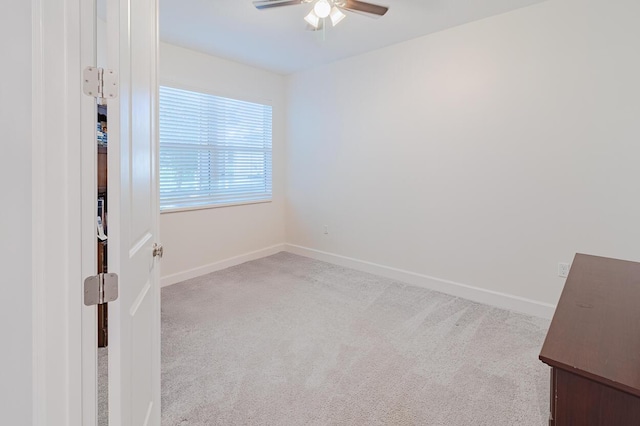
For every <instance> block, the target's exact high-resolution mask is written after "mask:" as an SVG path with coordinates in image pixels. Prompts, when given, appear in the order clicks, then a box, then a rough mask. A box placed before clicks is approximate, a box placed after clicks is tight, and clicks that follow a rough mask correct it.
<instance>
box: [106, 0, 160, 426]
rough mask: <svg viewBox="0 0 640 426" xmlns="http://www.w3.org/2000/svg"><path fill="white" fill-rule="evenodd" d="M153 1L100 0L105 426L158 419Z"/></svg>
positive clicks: (134, 424) (151, 422)
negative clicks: (110, 291) (104, 91)
mask: <svg viewBox="0 0 640 426" xmlns="http://www.w3.org/2000/svg"><path fill="white" fill-rule="evenodd" d="M157 28H158V25H157V0H135V1H129V0H108V3H107V63H108V67H109V68H111V69H115V70H117V71H118V74H119V83H120V90H119V96H118V98H117V99H115V100H110V101H109V105H108V108H109V111H108V112H109V115H108V117H109V150H108V157H109V159H108V166H109V182H108V188H109V192H108V197H109V200H108V204H109V239H110V244H109V270H110V272H115V273H117V274H118V276H119V298H118V300H117V301H116V302H114V303H110V304H109V426H130V425H131V426H142V425H159V424H160V287H159V279H158V272H159V271H158V269H159V265H158V263H159V258H156V257H154V255H153V247H154V244H155V243H159V239H158V217H159V209H158V186H157V163H158V161H157V154H158V153H157V147H158V144H157V136H158V135H157V127H158V126H157V49H158V41H157V40H158V36H157Z"/></svg>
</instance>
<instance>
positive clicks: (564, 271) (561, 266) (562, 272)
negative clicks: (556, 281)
mask: <svg viewBox="0 0 640 426" xmlns="http://www.w3.org/2000/svg"><path fill="white" fill-rule="evenodd" d="M569 269H571V265H569V264H568V263H558V276H559V277H562V278H567V277H568V276H569Z"/></svg>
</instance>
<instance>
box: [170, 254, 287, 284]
mask: <svg viewBox="0 0 640 426" xmlns="http://www.w3.org/2000/svg"><path fill="white" fill-rule="evenodd" d="M284 247H285V245H284V244H276V245H274V246H271V247H266V248H263V249H260V250H256V251H252V252H249V253H245V254H241V255H240V256H234V257H230V258H228V259H224V260H220V261H218V262H214V263H210V264H208V265H204V266H200V267H198V268H193V269H189V270H187V271H183V272H178V273H176V274H171V275H167V276H165V277H162V278H161V279H160V287H166V286H169V285H172V284H176V283H179V282H182V281H185V280H189V279H191V278H196V277H199V276H202V275H206V274H210V273H211V272H215V271H220V270H221V269H226V268H230V267H231V266H236V265H240V264H241V263H245V262H249V261H251V260H256V259H260V258H263V257H267V256H271V255H272V254H276V253H279V252H281V251H283V250H284V249H285V248H284Z"/></svg>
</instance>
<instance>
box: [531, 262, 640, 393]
mask: <svg viewBox="0 0 640 426" xmlns="http://www.w3.org/2000/svg"><path fill="white" fill-rule="evenodd" d="M540 359H541V360H542V361H543V362H545V363H546V364H549V365H551V366H553V367H557V368H561V369H563V370H567V371H570V372H572V373H575V374H578V375H581V376H584V377H586V378H589V379H591V380H595V381H598V382H600V383H603V384H606V385H608V386H611V387H614V388H616V389H619V390H622V391H625V392H628V393H631V394H634V395H636V396H639V397H640V263H636V262H628V261H623V260H616V259H609V258H604V257H597V256H589V255H584V254H577V255H576V257H575V259H574V261H573V264H572V266H571V271H570V273H569V277H568V278H567V281H566V284H565V286H564V290H563V291H562V296H561V297H560V301H559V302H558V307H557V308H556V311H555V314H554V316H553V320H552V321H551V325H550V327H549V332H548V333H547V337H546V339H545V342H544V345H543V346H542V351H541V352H540Z"/></svg>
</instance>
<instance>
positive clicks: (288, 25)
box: [160, 0, 543, 74]
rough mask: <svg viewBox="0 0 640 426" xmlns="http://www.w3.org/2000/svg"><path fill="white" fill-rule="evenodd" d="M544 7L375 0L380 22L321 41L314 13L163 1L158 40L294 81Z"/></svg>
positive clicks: (231, 2) (351, 23) (359, 22)
mask: <svg viewBox="0 0 640 426" xmlns="http://www.w3.org/2000/svg"><path fill="white" fill-rule="evenodd" d="M541 1H543V0H373V1H372V3H376V4H380V5H383V6H388V7H389V12H387V14H386V15H385V16H383V17H381V18H379V19H372V18H369V17H366V16H363V15H360V14H355V13H350V12H347V17H346V18H345V19H344V20H343V21H342V22H341V23H340V24H339V25H338V26H337V27H331V25H330V24H329V25H328V28H327V29H326V30H325V33H324V40H323V39H322V33H321V32H313V31H307V30H306V23H305V22H304V21H303V18H304V16H305V15H306V14H307V13H308V12H309V11H310V10H311V8H312V5H310V4H300V5H294V6H283V7H278V8H273V9H267V10H258V9H256V8H255V7H254V6H253V3H252V0H160V38H161V40H162V41H165V42H168V43H171V44H175V45H178V46H182V47H186V48H190V49H194V50H198V51H201V52H204V53H209V54H211V55H214V56H219V57H222V58H227V59H231V60H234V61H238V62H242V63H245V64H249V65H253V66H257V67H260V68H265V69H268V70H271V71H275V72H278V73H282V74H290V73H293V72H296V71H300V70H303V69H306V68H310V67H313V66H316V65H320V64H325V63H329V62H333V61H336V60H338V59H342V58H346V57H349V56H354V55H358V54H361V53H364V52H368V51H371V50H375V49H379V48H381V47H385V46H389V45H392V44H395V43H399V42H401V41H405V40H410V39H413V38H416V37H419V36H422V35H425V34H429V33H433V32H436V31H440V30H443V29H446V28H451V27H453V26H456V25H460V24H464V23H467V22H471V21H475V20H478V19H482V18H486V17H489V16H493V15H497V14H500V13H505V12H508V11H511V10H514V9H517V8H520V7H525V6H529V5H531V4H534V3H540V2H541Z"/></svg>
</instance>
